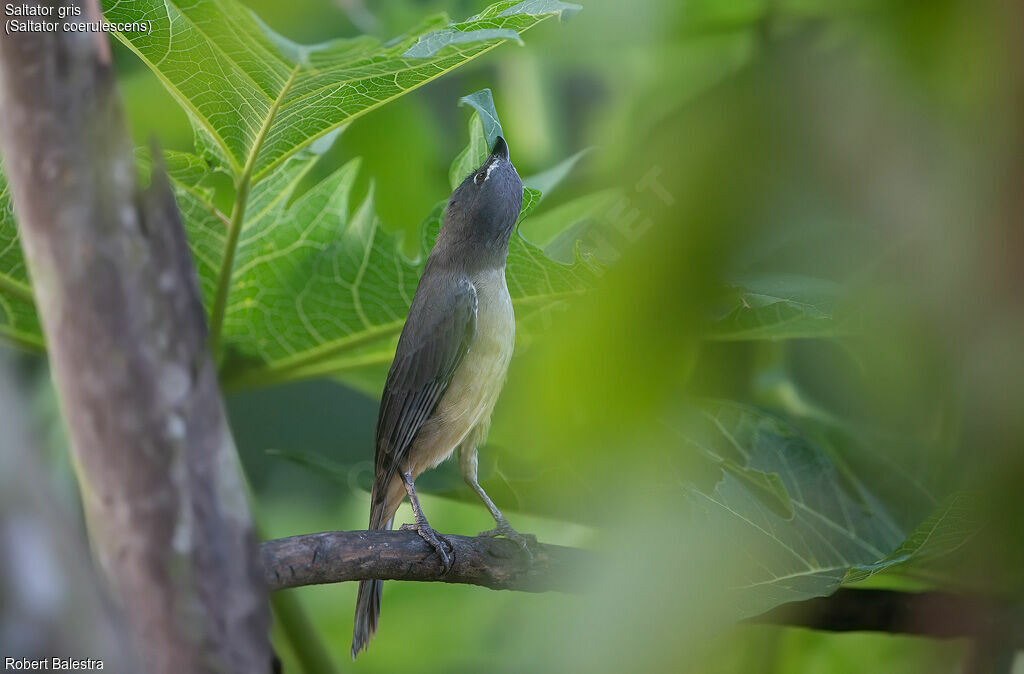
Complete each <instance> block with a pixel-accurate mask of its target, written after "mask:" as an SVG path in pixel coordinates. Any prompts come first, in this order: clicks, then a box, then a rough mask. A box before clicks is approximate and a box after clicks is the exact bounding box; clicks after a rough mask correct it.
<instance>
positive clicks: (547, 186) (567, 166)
mask: <svg viewBox="0 0 1024 674" xmlns="http://www.w3.org/2000/svg"><path fill="white" fill-rule="evenodd" d="M590 150H591V148H584V149H582V150H580V151H579V152H577V153H576V154H574V155H572V156H571V157H566V158H565V159H563V160H562V161H560V162H559V163H557V164H555V165H554V166H552V167H551V168H549V169H546V170H544V171H541V172H540V173H537V174H535V175H532V176H529V177H527V178H523V184H524V185H526V186H527V187H532V188H533V189H535V190H537V191H538V192H540V193H541V194H550V193H551V190H553V189H555V187H556V186H557V185H558V184H559V183H561V182H562V181H563V180H565V179H566V177H567V176H568V175H569V174H570V173H572V171H573V169H575V168H576V164H578V163H580V160H581V159H583V157H585V156H586V155H587V154H588V153H589V152H590Z"/></svg>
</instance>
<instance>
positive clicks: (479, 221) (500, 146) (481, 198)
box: [442, 136, 523, 262]
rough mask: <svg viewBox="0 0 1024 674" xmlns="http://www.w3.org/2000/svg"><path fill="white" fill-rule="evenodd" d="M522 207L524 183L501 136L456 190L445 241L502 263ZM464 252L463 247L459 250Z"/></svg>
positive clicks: (446, 223) (446, 213)
mask: <svg viewBox="0 0 1024 674" xmlns="http://www.w3.org/2000/svg"><path fill="white" fill-rule="evenodd" d="M522 205H523V181H522V180H521V179H520V178H519V174H518V173H516V167H515V166H513V165H512V162H511V161H509V154H508V145H507V144H506V143H505V139H504V138H502V137H501V136H498V139H497V140H496V141H495V143H494V149H493V150H492V151H491V154H490V156H488V157H487V159H485V160H484V163H483V164H481V165H480V168H478V169H477V170H475V171H473V172H472V173H470V174H469V175H468V176H466V179H465V180H463V181H462V184H461V185H459V186H458V187H456V188H455V191H454V192H452V196H451V198H450V199H449V200H448V208H447V209H446V210H445V217H444V228H443V230H442V231H443V232H444V233H445V238H447V239H448V240H449V241H451V242H453V243H457V244H469V249H470V250H471V251H472V250H474V249H476V250H480V251H481V253H485V252H486V253H500V254H501V255H502V262H504V257H503V256H504V254H505V252H507V249H508V242H509V239H510V238H511V236H512V231H513V229H514V228H515V224H516V219H517V218H518V217H519V210H520V209H521V208H522ZM460 247H462V248H464V246H460Z"/></svg>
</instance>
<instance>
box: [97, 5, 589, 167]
mask: <svg viewBox="0 0 1024 674" xmlns="http://www.w3.org/2000/svg"><path fill="white" fill-rule="evenodd" d="M571 9H573V6H571V5H567V4H565V3H560V2H556V1H555V0H532V1H529V2H515V1H514V0H505V1H503V2H498V3H495V4H493V5H491V6H490V7H488V8H487V9H485V10H484V11H483V12H481V13H480V14H478V15H476V16H474V17H471V18H469V19H467V20H466V21H462V22H459V23H454V24H450V23H449V21H448V19H447V17H445V16H443V15H440V16H435V17H432V18H430V19H428V20H426V21H424V22H423V23H422V24H421V25H420V26H419V27H418V28H417V29H414V30H413V31H412V32H410V33H408V34H406V35H404V36H402V37H400V38H398V39H396V40H393V41H391V42H389V43H387V44H381V43H379V42H378V41H377V40H376V39H373V38H370V37H366V36H364V37H359V38H354V39H346V40H333V41H330V42H326V43H323V44H317V45H300V44H296V43H294V42H292V41H290V40H288V39H287V38H284V37H282V36H281V35H278V34H277V33H275V32H274V31H272V30H271V29H270V28H269V27H267V26H266V25H265V24H263V23H262V22H261V21H260V20H259V19H258V18H257V17H256V16H255V15H254V14H253V13H252V12H250V11H249V10H248V9H247V8H246V7H245V6H244V5H242V4H241V3H240V2H237V0H214V1H212V2H195V1H194V0H193V1H186V2H163V1H162V0H138V1H137V2H112V1H108V2H105V3H104V10H105V15H106V18H107V19H108V20H109V21H112V22H135V21H148V22H150V23H151V24H152V31H151V32H145V33H143V32H139V33H115V35H116V36H117V38H118V39H119V40H121V41H122V42H123V43H124V44H125V45H127V46H128V47H129V48H130V49H131V50H132V51H134V52H135V53H136V54H137V55H138V56H139V57H140V58H141V59H142V60H143V61H144V62H145V63H146V64H147V65H149V66H150V68H152V69H153V71H154V72H155V73H156V74H157V75H158V76H159V77H160V79H161V80H162V81H163V82H164V84H165V85H166V86H167V88H168V89H169V90H170V92H171V93H172V95H173V96H174V97H175V98H176V99H177V100H178V102H179V103H180V104H181V105H182V107H184V108H185V109H186V111H188V113H189V117H190V119H191V121H192V124H193V126H194V128H195V131H196V139H197V144H198V146H199V150H200V153H201V154H203V155H208V156H212V157H216V158H217V160H218V161H219V162H221V163H222V164H223V165H224V166H225V167H227V168H229V169H230V171H231V172H232V174H234V175H235V176H237V177H240V178H243V179H244V180H248V178H249V177H250V176H251V178H252V181H253V182H258V181H259V180H260V179H262V178H263V177H265V176H266V175H268V174H269V173H270V172H271V171H272V170H273V169H274V168H275V167H276V166H279V165H280V164H281V163H282V162H284V161H285V160H287V159H288V157H290V156H292V155H293V154H295V152H297V151H298V150H300V149H301V148H303V147H305V146H307V145H309V144H310V143H312V142H313V141H315V140H316V139H318V138H321V137H323V136H324V135H326V134H328V133H330V132H331V131H333V130H334V129H337V128H339V127H341V126H342V125H344V124H345V123H347V122H349V121H350V120H352V119H353V118H354V117H356V116H358V115H361V114H364V113H366V112H368V111H369V110H372V109H373V108H375V107H378V106H380V105H382V104H384V103H386V102H387V101H389V100H391V99H393V98H396V97H398V96H401V95H403V94H405V93H407V92H408V91H411V90H412V89H414V88H416V87H418V86H420V85H422V84H424V83H426V82H428V81H430V80H432V79H434V78H436V77H439V76H440V75H443V74H444V73H446V72H448V71H449V70H452V69H453V68H456V67H458V66H460V65H462V64H464V63H466V62H467V61H469V60H470V59H472V58H474V57H476V56H479V55H480V54H482V53H484V52H486V51H488V50H490V49H492V48H493V47H495V46H497V45H498V44H501V42H502V41H504V39H506V38H508V37H510V36H513V35H518V34H520V33H522V32H523V31H526V30H528V29H530V28H531V27H533V26H535V25H536V24H538V23H539V22H541V21H544V20H545V19H549V18H551V17H555V16H561V15H562V14H563V12H565V11H567V10H571ZM466 35H472V36H473V39H472V40H471V41H466V39H465V36H466ZM425 45H429V49H428V48H427V47H426V46H425ZM407 52H411V53H407ZM417 55H421V56H422V58H418V57H417Z"/></svg>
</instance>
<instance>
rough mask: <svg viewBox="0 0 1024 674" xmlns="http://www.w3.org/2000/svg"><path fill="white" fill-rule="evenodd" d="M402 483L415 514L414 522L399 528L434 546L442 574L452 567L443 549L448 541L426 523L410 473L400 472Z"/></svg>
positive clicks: (446, 552)
mask: <svg viewBox="0 0 1024 674" xmlns="http://www.w3.org/2000/svg"><path fill="white" fill-rule="evenodd" d="M402 483H403V484H405V491H407V492H409V503H411V504H412V512H413V514H414V515H415V516H416V524H403V525H402V526H401V527H400V529H402V530H403V531H409V530H412V531H415V532H416V533H418V534H419V535H420V538H422V539H423V540H425V541H426V542H427V543H429V544H430V547H432V548H434V552H436V553H437V556H438V557H440V558H441V574H442V575H444V574H446V573H448V571H449V570H450V569H451V568H452V561H451V559H450V558H449V557H448V551H447V550H445V544H446V543H448V541H446V540H445V539H444V536H442V535H440V534H439V533H437V532H436V531H434V530H433V529H432V528H431V527H430V525H429V524H428V523H427V518H426V516H425V515H424V514H423V508H421V507H420V500H419V498H417V497H416V487H415V485H413V481H412V473H409V472H405V473H402ZM448 546H449V547H451V544H450V543H449V544H448ZM453 550H454V549H453Z"/></svg>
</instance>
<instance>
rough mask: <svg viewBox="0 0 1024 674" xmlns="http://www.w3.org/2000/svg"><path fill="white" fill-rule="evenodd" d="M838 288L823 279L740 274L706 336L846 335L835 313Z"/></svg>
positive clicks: (844, 325)
mask: <svg viewBox="0 0 1024 674" xmlns="http://www.w3.org/2000/svg"><path fill="white" fill-rule="evenodd" d="M839 296H840V289H839V287H838V286H837V285H836V284H835V283H833V282H831V281H825V280H823V279H815V278H809V277H803V276H793V275H789V274H772V275H768V274H762V275H759V276H752V277H749V278H747V279H744V280H743V282H742V285H740V286H736V287H735V288H734V289H733V292H732V293H731V294H730V296H729V297H728V300H727V302H726V306H725V308H724V310H723V311H722V312H721V313H720V315H719V317H718V318H716V319H715V320H714V322H713V325H712V328H711V330H710V332H709V333H708V334H707V335H706V337H707V338H708V339H717V340H753V339H800V338H813V337H836V336H840V335H846V334H851V332H852V329H851V326H850V321H849V320H848V319H843V318H840V317H838V316H837V315H836V303H837V301H838V299H839Z"/></svg>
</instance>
